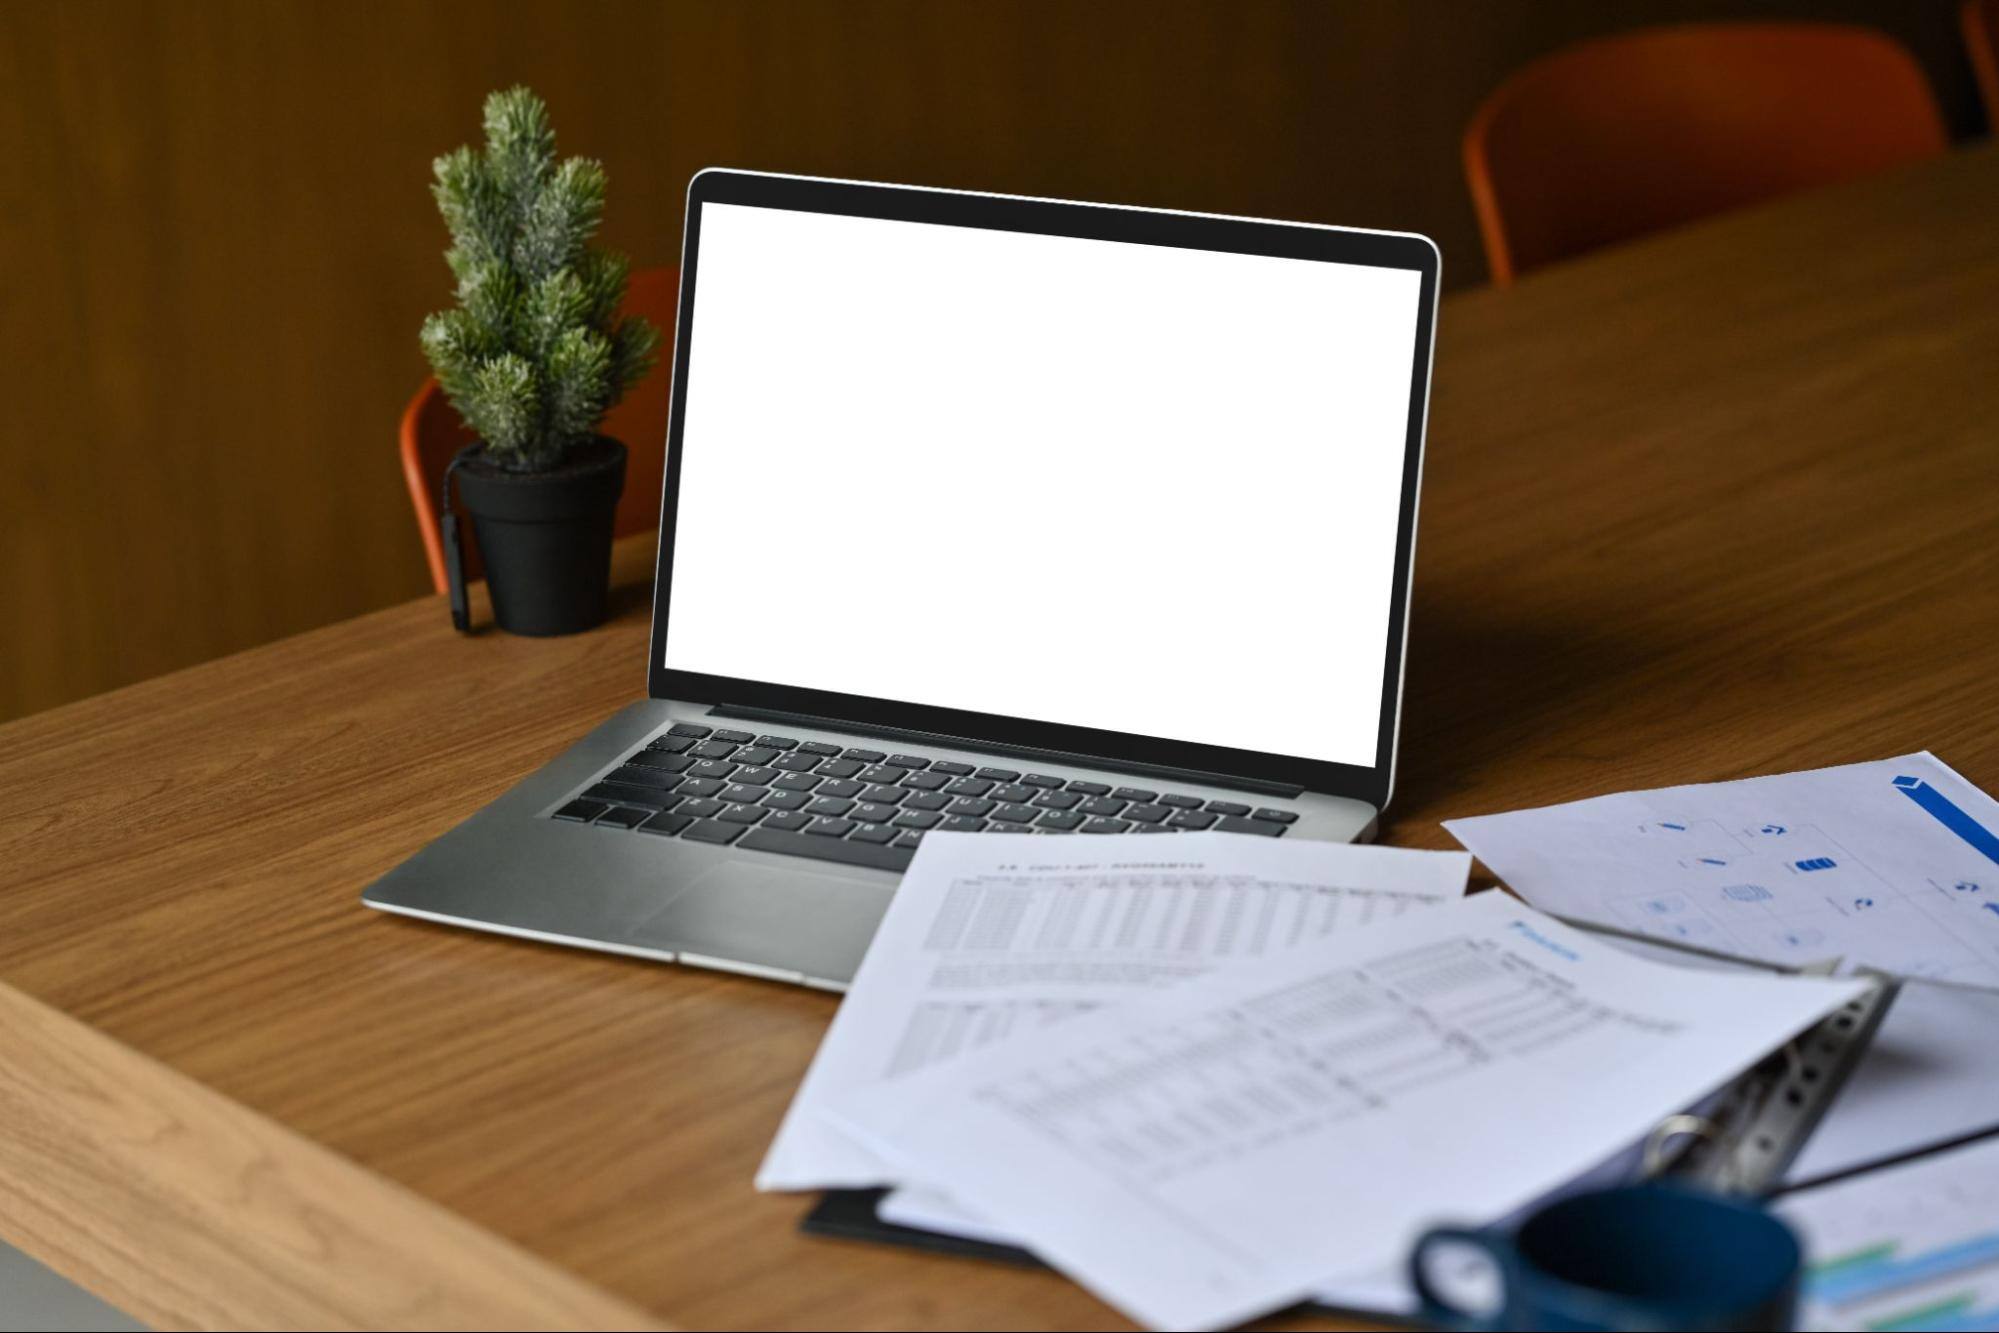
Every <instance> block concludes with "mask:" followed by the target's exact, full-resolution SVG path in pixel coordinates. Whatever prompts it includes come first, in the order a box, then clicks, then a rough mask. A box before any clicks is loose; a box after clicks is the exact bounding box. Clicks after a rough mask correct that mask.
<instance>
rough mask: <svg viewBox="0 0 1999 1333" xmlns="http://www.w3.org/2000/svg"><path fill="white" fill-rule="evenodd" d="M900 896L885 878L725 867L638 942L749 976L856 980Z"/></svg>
mask: <svg viewBox="0 0 1999 1333" xmlns="http://www.w3.org/2000/svg"><path fill="white" fill-rule="evenodd" d="M894 893H895V886H894V885H893V884H892V883H885V882H884V881H883V879H882V878H881V877H879V876H869V875H846V874H842V873H840V872H839V871H837V870H820V869H818V868H816V867H813V866H811V865H810V864H809V863H806V864H795V865H782V864H780V865H772V864H770V863H768V862H763V863H761V864H760V863H758V862H746V861H726V862H723V863H722V864H721V865H718V866H716V867H715V868H714V869H712V870H708V871H704V872H703V873H702V874H701V876H700V878H698V879H696V880H695V881H694V883H693V884H691V885H689V886H688V888H687V891H686V892H684V893H682V894H680V895H679V896H678V897H676V898H675V899H674V900H673V901H672V902H670V903H668V904H667V905H666V906H665V907H663V908H661V909H660V910H659V911H658V912H656V913H654V914H653V915H652V916H650V917H647V918H646V919H645V920H643V921H641V922H640V923H639V924H638V925H637V926H636V927H634V928H633V931H632V934H633V936H634V937H635V938H636V939H637V941H638V942H639V943H642V944H646V945H649V946H652V947H655V948H666V949H672V950H674V951H675V952H676V953H682V954H697V955H700V956H701V957H702V958H703V959H704V960H714V961H716V962H721V963H739V964H745V965H747V967H748V968H749V969H751V970H769V971H775V972H780V973H792V972H795V973H798V974H799V975H801V976H804V977H810V978H813V979H815V980H823V981H837V982H843V983H844V982H846V981H850V980H852V979H853V975H854V971H855V969H856V968H858V967H859V966H860V965H861V955H862V954H864V953H866V952H867V948H868V941H869V940H871V939H872V938H874V933H875V926H876V925H877V924H879V923H880V921H881V916H882V913H883V912H885V911H887V910H888V901H889V899H890V897H892V896H893V895H894Z"/></svg>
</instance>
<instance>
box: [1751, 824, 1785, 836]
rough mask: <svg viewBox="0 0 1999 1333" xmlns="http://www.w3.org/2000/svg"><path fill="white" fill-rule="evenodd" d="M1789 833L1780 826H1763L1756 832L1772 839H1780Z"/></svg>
mask: <svg viewBox="0 0 1999 1333" xmlns="http://www.w3.org/2000/svg"><path fill="white" fill-rule="evenodd" d="M1789 831H1790V830H1789V829H1786V828H1785V827H1784V826H1783V825H1782V824H1765V825H1764V826H1763V827H1762V828H1761V829H1759V830H1758V832H1761V833H1767V834H1769V835H1770V836H1771V837H1773V838H1776V837H1781V836H1783V835H1784V834H1785V833H1788V832H1789Z"/></svg>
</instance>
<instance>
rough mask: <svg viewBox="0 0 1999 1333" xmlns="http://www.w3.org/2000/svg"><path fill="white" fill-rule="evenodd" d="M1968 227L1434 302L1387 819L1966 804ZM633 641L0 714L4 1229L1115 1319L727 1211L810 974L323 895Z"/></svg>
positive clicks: (706, 1306) (362, 667)
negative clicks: (753, 972)
mask: <svg viewBox="0 0 1999 1333" xmlns="http://www.w3.org/2000/svg"><path fill="white" fill-rule="evenodd" d="M1995 218H1999V153H1995V151H1994V150H1993V149H1991V148H1989V147H1986V148H1981V149H1978V150H1975V151H1972V152H1967V153H1960V154H1957V155H1954V156H1952V157H1950V158H1949V159H1947V160H1944V161H1940V162H1938V163H1935V164H1933V165H1931V166H1928V167H1925V168H1922V169H1920V170H1917V171H1914V172H1910V173H1904V174H1899V175H1895V176H1891V177H1886V178H1883V179H1879V180H1875V181H1871V182H1867V183H1863V184H1860V185H1857V186H1853V187H1849V188H1844V189H1841V190H1839V191H1837V192H1834V193H1829V194H1822V195H1814V196H1810V197H1805V198H1800V199H1797V200H1794V201H1792V202H1790V203H1787V204H1784V205H1781V206H1779V207H1777V208H1775V209H1772V210H1768V211H1764V212H1759V213H1754V214H1748V215H1743V216H1739V217H1735V218H1731V219H1728V220H1725V221H1722V222H1719V223H1716V224H1712V225H1709V226H1705V227H1701V228H1697V229H1694V230H1691V231H1688V232H1685V233H1682V234H1679V235H1675V236H1670V237H1664V238H1659V239H1656V240H1653V241H1649V242H1646V243H1643V244H1640V245H1636V246H1633V247H1630V248H1628V249H1624V250H1620V251H1617V252H1614V253H1609V254H1605V255H1601V256H1599V257H1596V258H1593V259H1589V260H1586V261H1583V262H1580V263H1577V264H1574V265H1572V266H1568V267H1565V268H1559V269H1555V270H1552V271H1549V272H1547V273H1545V274H1542V275H1538V276H1535V277H1533V278H1530V279H1528V280H1527V281H1526V282H1523V283H1522V284H1521V285H1520V286H1519V287H1517V288H1516V289H1514V290H1512V291H1509V292H1492V291H1486V292H1478V293H1473V294H1470V295H1467V296H1464V297H1461V298H1458V299H1455V300H1453V301H1451V302H1449V303H1448V304H1447V306H1446V307H1445V310H1444V313H1443V318H1442V346H1441V348H1440V350H1439V352H1438V356H1437V390H1436V397H1435V408H1436V412H1435V422H1434V425H1433V428H1432V430H1431V445H1430V459H1429V468H1428V478H1427V481H1426V487H1425V497H1424V504H1423V521H1422V540H1421V543H1420V549H1419V558H1418V576H1417V580H1416V583H1417V594H1416V607H1415V613H1414V636H1413V640H1412V643H1411V655H1410V674H1409V691H1408V696H1407V703H1406V707H1405V709H1404V735H1403V743H1402V762H1401V774H1402V776H1401V785H1400V791H1399V793H1398V798H1397V802H1396V804H1395V806H1394V808H1393V809H1392V811H1391V812H1390V813H1391V819H1390V822H1389V825H1388V829H1387V836H1388V838H1389V840H1390V841H1393V842H1396V843H1401V844H1407V845H1416V846H1430V847H1438V846H1445V845H1448V839H1447V838H1446V836H1445V835H1444V833H1443V832H1442V830H1441V829H1440V828H1439V827H1438V820H1439V819H1441V818H1444V817H1446V816H1450V815H1461V814H1474V813H1479V812H1483V811H1491V810H1500V809H1507V808H1512V807H1518V806H1524V805H1534V804H1541V803H1545V802H1550V801H1559V800H1565V799H1569V798H1573V797H1580V796H1586V795H1590V794H1593V793H1600V792H1608V791H1614V790H1619V789H1623V788H1630V787H1642V786H1649V785H1653V784H1659V783H1669V782H1687V781H1696V780H1703V779H1720V778H1732V777H1739V776H1742V775H1746V774H1752V773H1764V772H1773V771H1778V770H1783V769H1794V768H1801V767H1807V766H1813V765H1822V764H1837V763H1844V762H1848V761H1852V760H1859V759H1866V758H1873V757H1877V756H1882V755H1890V754H1895V753H1899V752H1902V751H1906V750H1911V749H1917V748H1921V747H1925V746H1927V747H1930V748H1932V749H1934V750H1936V751H1937V752H1938V753H1939V754H1941V755H1942V756H1943V757H1944V758H1945V759H1947V760H1948V761H1950V762H1951V763H1952V764H1954V765H1956V766H1957V767H1958V768H1959V769H1960V770H1961V771H1962V772H1963V773H1964V774H1965V775H1966V776H1967V777H1968V778H1970V779H1971V780H1972V781H1974V782H1977V783H1980V784H1982V785H1983V786H1985V787H1986V788H1988V789H1999V727H1995V725H1994V719H1993V713H1992V707H1991V705H1992V699H1993V689H1994V681H1995V680H1999V517H1995V516H1999V504H1995V497H1999V226H1995V225H1994V219H1995ZM384 465H385V466H386V464H384ZM631 554H633V553H629V552H628V553H627V555H631ZM637 554H638V555H639V556H640V557H641V558H640V561H639V563H640V564H641V565H642V564H643V560H642V555H643V553H637ZM134 558H171V557H170V553H166V554H165V555H151V556H149V555H147V554H145V553H137V552H135V553H134ZM645 652H646V609H645V605H644V597H643V594H642V592H638V591H635V592H634V594H633V595H630V596H627V597H626V599H625V601H624V603H623V609H622V611H621V612H620V614H619V616H618V618H617V620H616V622H615V623H614V624H612V625H610V626H609V627H607V628H606V629H604V630H602V631H601V632H598V633H594V634H589V635H585V636H582V637H580V638H575V639H568V640H554V641H529V640H523V639H510V638H506V637H504V636H500V635H496V634H485V635H481V636H479V637H476V638H470V639H459V638H455V637H453V635H452V634H451V633H450V631H449V629H448V628H447V626H446V623H445V614H444V610H443V608H442V606H441V605H440V604H439V603H438V602H436V601H434V600H433V601H424V602H419V603H414V604H411V605H409V606H404V607H399V608H396V609H393V610H389V611H384V612H382V613H380V614H377V615H372V616H368V617H364V618H362V619H360V620H356V621H353V622H350V623H348V624H343V625H337V626H334V627H331V628H329V629H325V630H322V631H319V632H317V633H313V634H307V635H304V636H302V637H299V638H296V639H291V640H288V641H286V642H283V643H278V644H273V645H271V646H269V647H267V648H263V649H259V650H257V651H254V652H250V653H245V654H243V655H241V656H238V657H234V658H230V659H227V660H224V661H220V662H215V663H212V664H210V665H207V666H203V667H199V668H196V669H194V670H191V671H186V672H183V673H181V674H178V675H174V676H168V677H165V678H163V679H160V680H155V681H151V682H148V683H146V684H143V685H139V686H136V687H134V688H131V689H127V690H123V691H120V692H118V693H116V694H111V695H106V696H104V697H101V698H97V699H92V700H88V701H86V702H83V703H80V704H77V705H74V706H71V707H67V708H63V709H59V710H57V711H54V712H49V713H44V714H41V715H39V716H35V717H30V718H27V719H25V720H23V721H20V722H16V723H14V724H12V725H10V726H7V727H5V728H4V729H0V865H4V866H5V869H4V870H0V884H4V888H0V983H4V989H0V1008H4V1011H5V1012H4V1013H0V1236H4V1238H5V1239H6V1240H8V1241H11V1242H14V1243H16V1244H18V1245H21V1246H22V1247H23V1248H25V1249H27V1250H28V1251H29V1252H31V1253H34V1254H37V1255H40V1256H42V1257H43V1258H45V1259H47V1260H49V1261H51V1262H52V1263H53V1264H54V1265H55V1266H56V1267H57V1268H59V1269H61V1270H63V1271H65V1272H67V1273H69V1274H71V1275H73V1276H75V1277H78V1278H79V1279H81V1280H82V1281H83V1282H84V1283H85V1285H87V1286H89V1287H91V1288H93V1289H94V1290H96V1291H98V1292H100V1293H102V1294H103V1295H105V1296H106V1297H108V1298H109V1299H111V1300H113V1301H115V1302H117V1303H119V1304H120V1305H122V1306H124V1307H125V1308H127V1309H129V1310H131V1311H132V1312H133V1313H135V1314H136V1315H138V1316H139V1317H141V1318H143V1319H146V1320H148V1321H150V1322H155V1323H159V1324H189V1323H225V1322H235V1323H248V1324H257V1323H304V1324H317V1325H327V1326H335V1325H347V1324H369V1323H375V1324H380V1323H408V1324H419V1323H423V1324H454V1323H457V1324H463V1323H478V1322H507V1321H513V1320H518V1321H521V1322H524V1323H543V1324H551V1323H564V1322H571V1323H574V1322H584V1323H639V1322H645V1321H648V1320H661V1321H672V1322H679V1323H684V1324H688V1325H695V1326H704V1325H777V1326H785V1327H802V1326H811V1327H823V1326H826V1325H828V1324H831V1325H873V1326H888V1327H906V1326H916V1325H927V1324H951V1325H971V1326H989V1327H1001V1326H1005V1327H1043V1326H1066V1327H1083V1326H1102V1325H1114V1324H1116V1322H1117V1321H1116V1318H1115V1316H1113V1315H1112V1314H1111V1313H1110V1312H1109V1311H1108V1310H1107V1309H1105V1308H1104V1307H1103V1306H1101V1305H1099V1304H1097V1303H1096V1302H1095V1301H1093V1300H1091V1299H1090V1298H1088V1297H1087V1296H1084V1295H1083V1294H1082V1293H1081V1292H1080V1291H1079V1290H1077V1289H1076V1288H1073V1287H1071V1286H1070V1285H1068V1284H1067V1283H1065V1282H1063V1281H1062V1280H1060V1279H1058V1278H1056V1277H1053V1276H1051V1275H1047V1274H1033V1273H1020V1272H1013V1271H1010V1270H1007V1269H1004V1268H999V1267H991V1266H986V1265H982V1264H979V1263H975V1262H970V1261H961V1260H948V1259H939V1258H930V1257H922V1256H917V1255H913V1254H905V1253H898V1252H895V1251H890V1250H882V1249H876V1248H871V1247H863V1246H857V1245H850V1244H841V1243H836V1242H828V1241H822V1240H809V1239H806V1238H803V1237H801V1236H800V1235H798V1234H797V1232H796V1231H795V1229H794V1228H795V1223H796V1221H797V1219H798V1217H799V1215H800V1214H801V1212H803V1211H804V1207H805V1203H804V1201H802V1200H798V1199H787V1198H767V1197H762V1196H759V1195H757V1194H755V1193H753V1192H752V1191H751V1188H750V1177H751V1173H752V1170H753V1168H754V1166H755V1164H756V1162H757V1160H758V1158H759V1156H760V1154H761V1153H762V1152H763V1149H764V1146H765V1145H766V1143H767V1142H768V1141H769V1139H770V1136H771V1133H772V1131H773V1130H774V1129H775V1127H776V1125H777V1121H778V1117H779V1115H780V1113H781V1112H782V1110H783V1109H784V1106H785V1104H786V1101H787V1099H788V1098H789V1096H790V1094H791V1091H792V1088H793V1086H794V1084H795V1083H796V1082H797V1080H798V1078H799V1075H800V1073H801V1072H802V1071H803V1070H804V1068H805V1065H806V1062H807V1060H808V1058H809V1057H810V1056H811V1054H812V1051H813V1048H814V1046H815V1044H816V1043H817V1041H818V1039H819V1036H820V1033H821V1031H822V1030H823V1029H824V1026H825V1024H826V1021H827V1018H828V1016H829V1015H830V1014H831V1013H832V1010H833V1005H834V1000H833V999H832V997H830V996H827V995H823V994H819V993H815V992H811V991H806V990H802V989H790V988H786V987H782V986H776V985H767V984H763V983H759V982H754V981H748V980H743V979H739V978H734V977H729V976H722V975H717V974H713V973H707V972H698V971H692V970H683V969H680V968H673V967H660V966H654V965H650V964H645V963H639V962H633V961H628V960H623V959H618V958H612V957H607V956H602V955H595V954H589V953H583V952H575V951H568V950H562V949H555V948H545V947H540V946H535V945H531V944H525V943H515V942H510V941H507V940H503V939H498V938H494V937H491V936H485V935H478V934H473V933H470V932H464V931H456V930H451V929H446V928H441V927H430V926H426V925H422V924H419V923H415V922H410V921H404V920H396V919H391V918H386V917H382V916H378V915H376V914H375V913H372V912H368V911H365V910H363V909H362V908H361V907H360V906H359V904H358V902H357V901H356V895H357V894H358V893H359V891H360V889H361V888H362V886H364V885H365V884H367V883H368V882H369V881H370V880H372V879H373V878H374V877H375V876H377V875H379V874H380V873H381V872H383V871H384V870H386V869H388V868H389V867H390V866H391V865H393V864H394V863H395V862H397V861H398V860H400V859H401V858H402V857H404V856H406V855H407V854H409V853H410V852H411V851H413V850H414V849H415V848H416V847H418V846H419V845H420V844H422V843H423V842H425V841H426V840H428V839H430V838H432V837H434V836H436V835H437V834H439V833H442V832H443V831H444V830H445V829H446V828H448V827H449V826H450V825H451V824H453V823H454V822H455V821H457V820H458V819H460V818H461V817H463V816H464V815H466V814H467V813H469V812H470V811H471V810H473V809H474V808H476V807H477V806H478V805H479V804H480V803H482V802H484V801H486V800H487V799H489V798H491V797H493V796H496V795H498V794H499V793H500V792H501V791H502V790H503V789H504V788H505V787H507V786H508V785H509V784H510V783H512V782H513V781H514V780H515V779H517V778H518V777H519V776H520V775H522V774H524V773H526V772H528V771H529V770H530V769H532V768H533V767H534V766H536V765H537V764H540V763H541V762H542V761H544V760H545V759H547V758H549V757H550V756H551V755H553V754H555V753H556V752H557V751H558V750H560V749H561V748H562V747H563V746H565V745H567V744H568V743H569V742H570V741H571V740H572V739H574V738H575V737H576V736H578V735H580V734H581V733H582V732H583V731H584V730H585V729H586V728H587V727H589V726H590V725H591V724H592V723H593V722H595V721H597V720H598V719H599V718H601V717H603V716H604V715H606V714H608V713H609V712H611V711H612V710H613V709H615V708H616V707H617V706H618V705H620V704H621V703H623V702H625V701H627V700H628V699H630V698H633V697H636V696H637V695H639V694H641V693H642V692H643V690H644V672H643V670H642V667H643V659H644V656H645ZM552 888H556V889H558V890H559V886H552ZM1468 1113H1469V1112H1468Z"/></svg>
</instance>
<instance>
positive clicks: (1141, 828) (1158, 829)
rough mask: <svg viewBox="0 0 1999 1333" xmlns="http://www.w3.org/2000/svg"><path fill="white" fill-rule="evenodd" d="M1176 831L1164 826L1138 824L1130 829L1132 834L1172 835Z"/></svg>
mask: <svg viewBox="0 0 1999 1333" xmlns="http://www.w3.org/2000/svg"><path fill="white" fill-rule="evenodd" d="M1177 831H1178V830H1176V829H1170V828H1167V827H1166V826H1165V825H1164V824H1139V825H1137V826H1136V827H1134V828H1133V829H1132V832H1133V833H1174V832H1177Z"/></svg>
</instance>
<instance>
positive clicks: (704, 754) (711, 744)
mask: <svg viewBox="0 0 1999 1333" xmlns="http://www.w3.org/2000/svg"><path fill="white" fill-rule="evenodd" d="M735 752H736V747H735V746H733V745H731V744H729V743H728V742H727V741H702V742H701V743H700V744H699V745H697V746H695V747H694V748H693V749H691V750H689V751H688V752H687V753H689V754H691V755H693V756H694V757H695V758H696V759H727V758H728V757H729V756H730V755H732V754H734V753H735Z"/></svg>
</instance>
